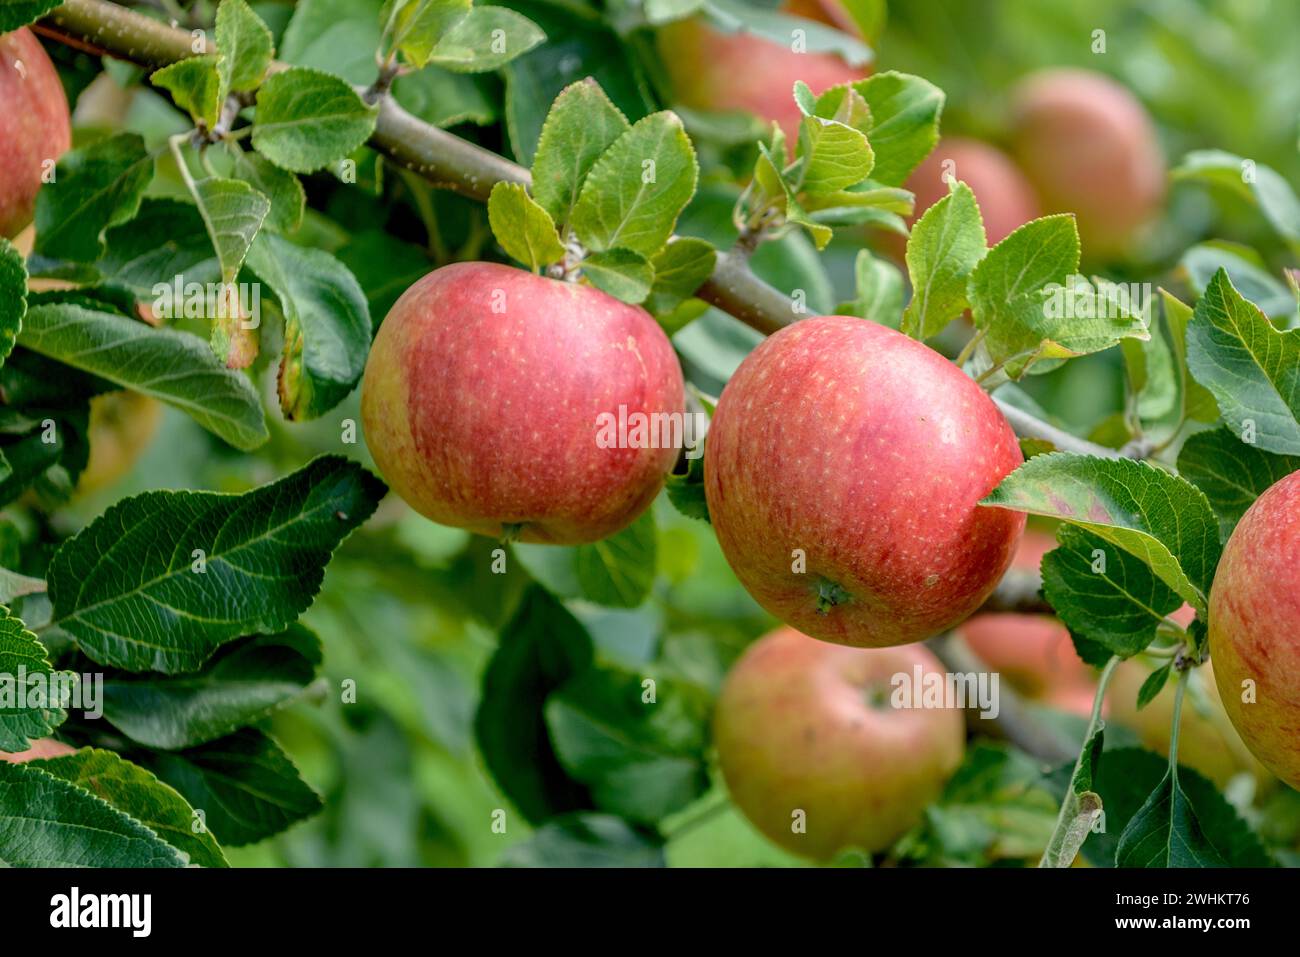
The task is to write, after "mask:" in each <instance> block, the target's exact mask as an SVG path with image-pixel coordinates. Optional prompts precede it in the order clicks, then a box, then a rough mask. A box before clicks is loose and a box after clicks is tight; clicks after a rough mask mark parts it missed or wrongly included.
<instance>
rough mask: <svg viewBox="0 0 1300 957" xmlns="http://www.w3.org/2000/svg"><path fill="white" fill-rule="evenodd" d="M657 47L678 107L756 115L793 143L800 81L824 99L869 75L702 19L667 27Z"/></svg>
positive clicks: (831, 58) (833, 57)
mask: <svg viewBox="0 0 1300 957" xmlns="http://www.w3.org/2000/svg"><path fill="white" fill-rule="evenodd" d="M658 44H659V53H660V56H661V58H662V60H663V63H664V66H665V68H666V69H667V71H668V77H669V80H670V82H671V83H672V88H673V94H674V95H675V97H676V98H677V102H679V103H680V104H682V105H683V106H686V107H690V108H691V109H695V110H713V111H722V110H743V111H745V112H747V113H753V114H755V115H756V116H759V117H761V118H762V119H764V120H768V121H770V122H776V123H778V124H779V125H780V127H781V129H782V130H783V131H784V132H785V135H786V137H787V138H788V139H790V140H791V141H793V139H794V137H796V136H798V135H799V121H800V119H801V118H802V116H803V114H802V113H800V112H799V107H798V106H797V105H796V103H795V101H794V85H795V81H797V80H803V81H804V82H805V83H807V84H808V86H809V87H810V88H811V89H812V91H813V92H814V93H821V92H822V91H823V90H826V89H828V88H830V87H832V86H838V85H839V84H841V83H850V82H853V81H854V80H860V79H862V78H863V77H865V76H866V75H867V71H866V69H864V68H862V67H853V66H849V65H848V64H847V63H845V62H844V61H843V60H842V59H840V58H839V57H838V56H836V55H834V54H832V53H808V52H802V53H801V52H796V51H795V50H794V49H792V48H791V47H790V46H787V45H784V44H780V43H775V42H773V41H771V40H766V39H764V38H762V37H758V36H755V35H754V34H752V33H746V32H743V31H742V32H739V33H723V32H722V31H720V30H715V29H714V28H713V27H711V26H709V25H708V23H706V22H704V20H702V19H700V18H691V19H687V20H678V21H677V22H675V23H670V24H668V25H667V26H666V27H664V28H663V29H661V30H660V31H659V36H658Z"/></svg>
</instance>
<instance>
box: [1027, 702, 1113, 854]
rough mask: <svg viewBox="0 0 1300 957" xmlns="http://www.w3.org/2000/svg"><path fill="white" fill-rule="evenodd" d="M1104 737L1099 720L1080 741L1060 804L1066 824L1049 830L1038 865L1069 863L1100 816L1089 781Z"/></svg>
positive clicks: (1093, 774)
mask: <svg viewBox="0 0 1300 957" xmlns="http://www.w3.org/2000/svg"><path fill="white" fill-rule="evenodd" d="M1104 737H1105V725H1104V724H1100V725H1098V727H1097V729H1096V730H1095V731H1093V732H1092V734H1091V735H1090V736H1089V738H1088V740H1087V741H1085V742H1084V745H1083V752H1082V753H1081V755H1080V760H1079V763H1078V764H1077V765H1076V766H1075V769H1074V774H1072V775H1071V777H1070V787H1069V790H1068V791H1067V792H1066V796H1065V801H1064V803H1063V805H1062V807H1061V816H1062V819H1064V820H1065V821H1067V822H1068V824H1067V826H1065V827H1063V828H1062V827H1058V829H1057V830H1056V831H1055V832H1054V833H1053V835H1052V840H1051V841H1049V842H1048V845H1047V849H1046V850H1045V851H1044V852H1043V859H1042V862H1041V864H1040V865H1039V866H1040V867H1070V866H1072V865H1073V864H1074V859H1075V857H1077V856H1078V854H1079V848H1081V847H1082V846H1083V842H1084V841H1086V840H1087V839H1088V835H1089V833H1091V831H1092V829H1093V827H1094V826H1095V825H1096V823H1097V821H1098V820H1099V819H1101V816H1102V810H1103V808H1102V802H1101V796H1100V795H1098V794H1097V792H1096V791H1094V790H1093V783H1092V782H1093V778H1094V776H1095V775H1096V773H1097V762H1098V761H1099V760H1100V759H1101V748H1102V741H1103V740H1104Z"/></svg>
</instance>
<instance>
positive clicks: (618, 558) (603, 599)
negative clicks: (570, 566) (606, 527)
mask: <svg viewBox="0 0 1300 957" xmlns="http://www.w3.org/2000/svg"><path fill="white" fill-rule="evenodd" d="M656 559H657V540H656V529H655V519H654V514H653V509H646V511H645V512H643V513H642V514H641V516H640V517H639V518H638V519H637V520H636V521H635V522H633V523H632V524H631V525H629V526H628V527H627V528H625V529H623V530H622V531H621V532H616V533H615V534H613V535H611V536H609V538H605V539H601V540H600V541H598V542H593V543H591V544H590V545H579V546H578V547H577V548H576V549H575V555H574V566H575V570H576V573H577V576H578V584H579V585H580V586H581V588H582V595H583V597H584V598H586V599H588V600H589V601H594V602H595V603H596V604H598V605H608V606H610V607H613V608H635V607H636V606H637V605H639V604H641V603H642V602H643V601H645V600H646V598H647V597H648V596H649V594H650V588H651V586H652V585H654V580H655V568H656Z"/></svg>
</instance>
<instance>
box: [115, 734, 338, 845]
mask: <svg viewBox="0 0 1300 957" xmlns="http://www.w3.org/2000/svg"><path fill="white" fill-rule="evenodd" d="M132 757H133V758H134V759H135V760H137V761H138V762H139V763H140V764H142V765H144V766H145V767H147V768H148V769H149V770H150V771H152V772H153V773H154V774H156V775H157V776H158V777H159V778H161V779H162V780H163V781H165V782H167V783H168V784H170V785H171V786H172V787H173V788H175V789H176V790H177V791H179V792H180V793H181V795H182V796H183V797H184V798H185V800H187V801H189V803H190V806H191V807H192V808H194V809H195V810H196V811H199V812H201V813H202V814H203V818H204V821H205V822H206V825H207V828H208V830H209V831H211V832H212V835H213V836H214V837H215V838H216V839H217V840H218V841H219V842H221V843H222V844H225V845H229V846H231V847H242V846H244V845H245V844H254V843H256V842H258V841H262V840H265V839H266V838H268V837H271V836H273V835H275V834H278V833H280V832H281V831H283V830H285V829H286V828H287V827H289V826H290V825H291V824H294V823H296V822H298V821H301V820H303V819H304V818H308V817H311V815H313V814H315V813H316V812H317V811H319V810H320V809H321V800H320V797H319V796H318V795H317V794H316V792H315V791H313V790H312V789H311V788H310V787H309V786H308V785H307V784H306V783H305V782H304V781H303V780H302V777H301V776H300V775H299V774H298V769H297V768H296V767H294V765H293V762H292V761H291V760H290V759H289V756H288V755H287V754H285V753H284V751H283V750H282V749H281V747H280V746H279V745H278V744H277V743H276V742H275V741H274V740H273V739H272V738H271V737H270V736H269V735H267V734H266V733H264V732H262V731H258V730H257V729H255V728H244V729H243V730H241V731H237V732H235V733H234V734H232V735H230V736H229V737H225V738H221V739H219V740H217V741H212V742H209V743H208V744H204V745H201V746H199V747H197V748H190V749H188V750H186V751H174V752H172V751H146V752H140V753H138V754H133V755H132Z"/></svg>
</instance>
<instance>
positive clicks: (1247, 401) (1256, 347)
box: [1187, 270, 1300, 455]
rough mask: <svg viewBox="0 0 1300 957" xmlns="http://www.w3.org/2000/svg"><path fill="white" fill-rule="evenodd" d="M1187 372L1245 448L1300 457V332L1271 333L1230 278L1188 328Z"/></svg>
mask: <svg viewBox="0 0 1300 957" xmlns="http://www.w3.org/2000/svg"><path fill="white" fill-rule="evenodd" d="M1187 365H1188V367H1189V368H1190V369H1191V371H1192V375H1194V376H1195V377H1196V379H1197V381H1198V382H1200V383H1201V384H1202V385H1204V386H1205V387H1206V388H1207V389H1209V390H1210V392H1212V393H1213V394H1214V397H1215V398H1216V399H1217V400H1218V403H1219V408H1220V409H1221V410H1222V413H1223V418H1224V421H1225V422H1226V423H1227V424H1228V426H1229V427H1231V429H1232V430H1233V432H1234V433H1235V434H1236V435H1237V436H1238V437H1239V438H1240V439H1241V440H1242V441H1243V442H1246V443H1247V444H1248V445H1257V446H1259V448H1261V449H1263V450H1265V451H1266V452H1277V453H1280V454H1282V455H1300V329H1293V330H1291V331H1289V332H1279V331H1278V330H1276V329H1275V328H1273V324H1272V323H1270V322H1269V321H1268V319H1266V318H1265V317H1264V314H1263V313H1261V312H1260V311H1259V310H1258V309H1257V308H1256V307H1255V306H1254V305H1252V304H1251V303H1249V302H1247V301H1246V300H1245V299H1243V298H1241V295H1240V293H1238V292H1237V290H1236V289H1235V288H1233V285H1232V282H1231V280H1229V279H1228V274H1227V273H1226V272H1225V271H1224V270H1219V272H1218V273H1216V274H1215V276H1214V279H1213V280H1211V282H1210V285H1209V286H1208V287H1207V288H1206V290H1205V295H1203V296H1201V298H1200V299H1199V300H1198V301H1197V303H1196V310H1195V312H1194V314H1193V316H1192V320H1191V322H1190V323H1189V324H1188V326H1187Z"/></svg>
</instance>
